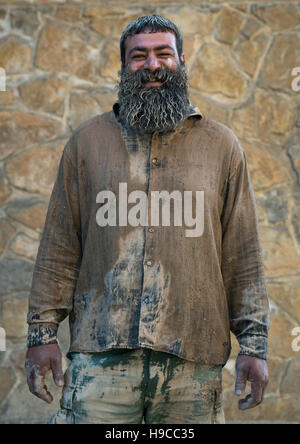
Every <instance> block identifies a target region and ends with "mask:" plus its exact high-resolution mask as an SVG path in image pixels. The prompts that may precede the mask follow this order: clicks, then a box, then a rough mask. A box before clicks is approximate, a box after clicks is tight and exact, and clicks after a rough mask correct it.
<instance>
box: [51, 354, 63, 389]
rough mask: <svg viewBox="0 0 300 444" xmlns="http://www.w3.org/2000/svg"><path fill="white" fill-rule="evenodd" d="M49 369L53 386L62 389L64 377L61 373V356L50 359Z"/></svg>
mask: <svg viewBox="0 0 300 444" xmlns="http://www.w3.org/2000/svg"><path fill="white" fill-rule="evenodd" d="M51 369H52V374H53V380H54V382H55V384H56V385H57V386H58V387H62V386H63V385H64V375H63V371H62V363H61V356H57V357H55V358H53V359H51Z"/></svg>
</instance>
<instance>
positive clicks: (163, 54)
mask: <svg viewBox="0 0 300 444" xmlns="http://www.w3.org/2000/svg"><path fill="white" fill-rule="evenodd" d="M159 56H160V57H172V54H167V53H165V52H163V53H161V54H159Z"/></svg>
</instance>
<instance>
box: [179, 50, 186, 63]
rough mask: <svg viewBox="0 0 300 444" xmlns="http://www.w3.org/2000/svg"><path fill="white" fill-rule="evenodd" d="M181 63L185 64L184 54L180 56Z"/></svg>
mask: <svg viewBox="0 0 300 444" xmlns="http://www.w3.org/2000/svg"><path fill="white" fill-rule="evenodd" d="M180 60H181V63H183V64H184V63H185V55H184V54H183V53H182V54H181V56H180Z"/></svg>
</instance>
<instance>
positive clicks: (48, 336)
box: [27, 323, 58, 348]
mask: <svg viewBox="0 0 300 444" xmlns="http://www.w3.org/2000/svg"><path fill="white" fill-rule="evenodd" d="M57 330H58V325H57V324H49V323H42V324H30V325H29V328H28V335H27V347H28V348H30V347H35V346H37V345H47V344H58V341H57Z"/></svg>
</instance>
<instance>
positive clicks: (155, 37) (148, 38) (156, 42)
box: [125, 31, 177, 54]
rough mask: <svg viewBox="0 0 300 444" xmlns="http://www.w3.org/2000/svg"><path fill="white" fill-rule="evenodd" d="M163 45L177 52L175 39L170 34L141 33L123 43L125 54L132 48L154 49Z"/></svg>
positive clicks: (131, 36)
mask: <svg viewBox="0 0 300 444" xmlns="http://www.w3.org/2000/svg"><path fill="white" fill-rule="evenodd" d="M163 45H167V46H170V47H171V48H173V49H174V51H176V52H177V49H176V37H175V34H173V33H172V32H146V31H145V32H141V33H139V34H134V35H130V36H128V37H127V39H126V42H125V48H126V53H127V54H128V53H129V51H130V50H131V49H133V48H134V47H144V48H146V49H154V48H155V47H160V46H163Z"/></svg>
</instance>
